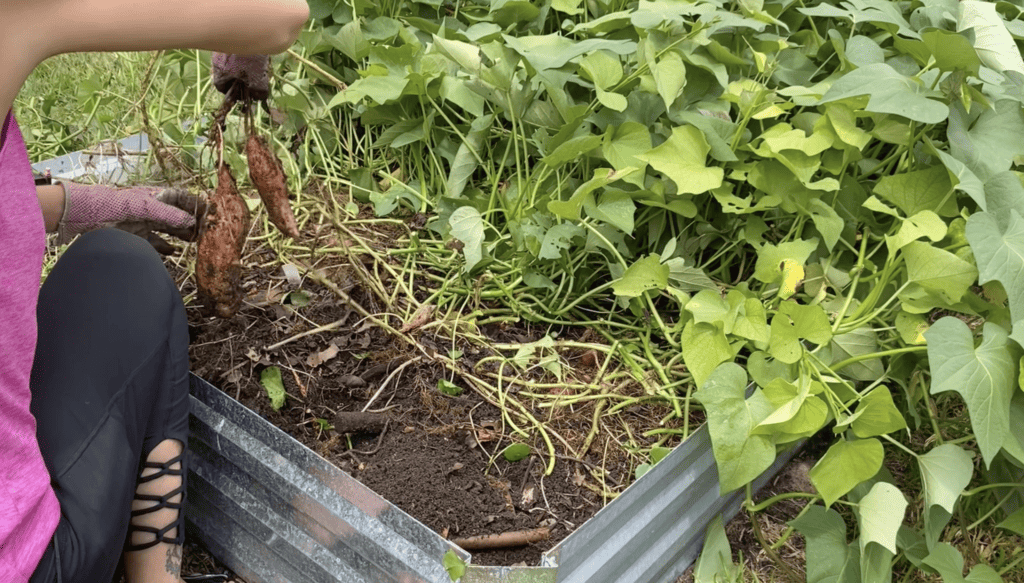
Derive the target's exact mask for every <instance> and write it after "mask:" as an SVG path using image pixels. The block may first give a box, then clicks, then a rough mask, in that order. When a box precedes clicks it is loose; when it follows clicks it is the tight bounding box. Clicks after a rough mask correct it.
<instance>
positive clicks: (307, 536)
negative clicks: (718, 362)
mask: <svg viewBox="0 0 1024 583" xmlns="http://www.w3.org/2000/svg"><path fill="white" fill-rule="evenodd" d="M191 389H192V394H193V399H192V412H193V416H192V419H191V423H190V425H191V435H190V442H189V447H190V450H191V451H192V453H193V457H192V460H193V463H192V468H191V473H190V477H189V497H190V498H189V499H190V504H189V511H188V518H189V527H190V531H191V535H192V536H193V537H195V538H197V539H198V540H200V541H201V542H202V543H203V544H204V545H205V546H206V547H207V548H208V549H209V550H210V551H211V553H212V554H214V555H215V556H216V557H217V558H218V559H219V560H221V561H222V562H223V563H224V564H225V565H227V566H228V567H229V568H231V569H232V570H234V571H235V572H236V573H238V574H239V575H241V576H242V577H243V578H245V579H246V580H247V581H248V582H249V583H261V582H263V581H330V582H333V581H368V580H373V581H436V582H438V583H441V582H445V581H449V579H448V574H447V572H446V571H445V570H444V566H443V560H444V556H445V554H446V553H448V552H449V551H451V552H453V553H454V554H455V555H456V556H458V557H460V558H461V559H463V560H465V561H467V562H469V563H470V567H469V568H468V569H467V571H466V574H465V576H464V577H463V581H464V582H465V583H471V582H473V581H508V582H515V581H524V582H525V581H531V582H547V581H550V582H555V581H580V582H582V581H587V582H599V581H632V582H643V581H652V582H653V581H672V580H674V578H675V577H677V576H678V575H679V574H680V573H682V572H683V571H684V570H685V569H686V567H687V566H688V565H689V564H690V563H691V562H692V561H693V559H694V558H695V557H696V555H697V553H698V551H699V548H700V544H701V542H702V541H703V531H704V528H705V527H706V525H707V524H708V522H709V521H710V520H711V519H712V518H713V517H714V516H716V515H718V514H720V513H721V514H724V515H725V516H726V517H728V516H730V515H731V514H733V513H735V511H736V510H737V508H738V505H739V499H740V497H739V495H736V494H734V495H731V496H727V497H724V498H723V497H720V496H719V495H718V481H717V476H716V472H715V466H714V460H713V458H712V456H711V453H710V442H709V439H708V436H707V432H706V431H704V430H703V429H702V430H699V431H698V432H696V433H695V434H694V435H693V436H692V437H691V438H690V439H688V440H687V441H686V442H684V443H683V444H682V445H681V446H679V447H677V448H676V449H675V450H674V451H673V452H672V453H671V454H669V455H668V456H667V457H666V458H665V459H663V460H662V461H661V462H660V463H659V464H658V465H656V466H655V467H654V468H653V469H651V470H650V471H649V472H648V473H647V474H645V475H644V476H643V477H642V478H641V479H640V480H637V481H636V482H635V483H634V484H633V485H632V486H630V487H629V488H628V489H627V490H626V491H625V492H624V493H623V494H621V495H620V496H619V497H618V498H616V499H615V500H614V501H613V502H611V503H610V504H608V505H607V506H606V507H605V508H604V509H603V510H601V511H600V512H598V513H597V514H596V515H595V516H594V517H593V518H591V519H590V520H588V521H587V522H585V523H584V524H582V525H581V526H580V527H579V528H578V529H576V530H575V531H574V532H572V533H571V534H570V535H569V536H568V537H567V538H565V539H564V540H563V541H561V542H560V543H559V544H557V545H556V546H555V547H554V548H552V549H550V550H548V551H546V552H545V553H543V555H542V557H541V561H540V564H539V565H536V566H511V567H487V566H474V557H472V556H471V555H470V554H469V553H467V552H465V551H463V550H462V549H460V548H458V547H457V546H455V545H453V544H452V543H450V542H449V541H447V540H445V539H444V538H442V537H441V536H440V535H439V534H437V533H435V532H433V531H431V530H430V529H428V528H426V527H425V526H424V525H423V524H421V523H420V522H418V521H416V520H415V519H413V518H412V517H411V516H409V515H408V514H406V513H405V512H403V511H401V510H400V509H398V508H397V507H396V506H394V505H393V504H391V503H390V502H388V501H387V500H385V499H384V498H382V497H380V496H378V495H376V494H374V493H373V492H372V491H370V490H369V489H368V488H366V487H365V486H363V485H362V484H361V483H360V482H358V481H357V480H355V479H353V478H352V477H351V476H349V475H348V474H346V473H344V472H342V471H340V470H339V469H337V468H336V467H335V466H333V465H332V464H330V463H328V462H327V461H326V460H324V459H323V458H321V457H320V456H318V455H316V454H315V453H314V452H313V451H312V450H310V449H309V448H306V447H304V446H303V445H302V444H300V443H299V442H297V441H296V440H294V439H293V438H291V437H289V436H288V435H286V434H285V433H284V432H282V431H281V430H279V429H277V428H276V427H274V426H273V425H272V424H270V423H269V422H267V421H266V420H264V419H262V418H261V417H260V416H259V415H256V414H255V413H253V412H252V411H250V410H248V409H247V408H245V407H243V406H241V405H240V404H239V403H238V402H237V401H235V400H234V399H232V398H230V397H229V396H228V395H226V394H224V393H222V392H220V391H219V390H217V389H215V388H214V387H213V386H211V385H209V384H208V383H206V382H205V381H202V380H201V379H199V378H198V377H195V376H193V377H192V387H191ZM786 459H788V456H780V458H779V459H778V460H777V462H776V464H775V465H774V466H773V467H772V468H771V469H770V470H769V471H768V472H766V474H765V476H763V477H762V480H766V479H767V478H768V477H769V476H770V475H772V474H774V472H775V471H777V470H778V468H779V467H781V466H782V464H783V463H784V462H785V460H786ZM407 487H408V488H410V489H415V488H416V484H415V483H413V482H410V483H409V484H407Z"/></svg>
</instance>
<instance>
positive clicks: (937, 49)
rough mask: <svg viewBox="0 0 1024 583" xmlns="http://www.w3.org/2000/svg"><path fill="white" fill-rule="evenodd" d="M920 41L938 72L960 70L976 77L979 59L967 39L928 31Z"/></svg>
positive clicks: (952, 34)
mask: <svg viewBox="0 0 1024 583" xmlns="http://www.w3.org/2000/svg"><path fill="white" fill-rule="evenodd" d="M921 40H922V41H923V42H924V45H925V46H926V47H928V51H929V52H931V54H932V56H934V57H935V65H936V66H937V67H938V68H939V69H940V70H942V71H955V70H957V69H960V70H963V71H967V72H968V73H970V74H971V75H974V76H975V77H977V76H978V68H979V67H980V66H981V59H979V58H978V53H976V52H974V47H973V46H971V41H969V40H967V37H965V36H963V35H962V34H957V33H955V32H950V31H948V30H929V31H927V32H922V33H921ZM1022 73H1024V71H1022Z"/></svg>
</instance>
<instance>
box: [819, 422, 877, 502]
mask: <svg viewBox="0 0 1024 583" xmlns="http://www.w3.org/2000/svg"><path fill="white" fill-rule="evenodd" d="M883 457H885V451H884V449H883V448H882V442H880V441H878V440H877V439H874V438H871V439H860V440H857V441H846V440H845V439H841V440H839V441H838V442H836V443H835V444H834V445H832V447H830V448H828V451H827V452H825V455H824V456H822V458H821V459H820V460H818V463H817V464H815V465H814V467H813V468H811V471H810V473H809V476H810V478H811V483H812V484H814V488H815V489H817V490H818V492H819V493H820V494H821V497H822V499H823V500H824V501H825V506H831V505H832V503H833V502H835V501H836V500H838V499H840V498H841V497H842V496H843V495H844V494H846V493H847V492H849V491H850V490H853V488H854V487H855V486H856V485H857V484H860V483H861V482H863V481H864V480H867V479H870V478H871V477H872V476H874V475H875V474H877V473H878V470H879V469H880V468H881V467H882V458H883Z"/></svg>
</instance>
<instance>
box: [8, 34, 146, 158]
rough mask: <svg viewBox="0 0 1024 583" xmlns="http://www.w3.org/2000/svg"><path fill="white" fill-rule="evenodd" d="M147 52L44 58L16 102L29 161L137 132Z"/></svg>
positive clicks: (58, 154)
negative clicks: (136, 102) (140, 93)
mask: <svg viewBox="0 0 1024 583" xmlns="http://www.w3.org/2000/svg"><path fill="white" fill-rule="evenodd" d="M148 58H149V54H148V53H69V54H64V55H58V56H56V57H52V58H50V59H47V60H46V61H44V62H42V63H41V64H40V65H39V66H38V67H36V69H35V70H34V71H33V72H32V74H31V75H30V76H29V78H28V79H27V80H26V81H25V85H24V86H23V87H22V89H21V92H20V93H19V94H18V97H17V98H16V99H15V102H14V109H15V113H16V114H17V116H18V124H19V126H20V127H21V128H22V132H23V133H24V134H25V143H26V145H27V146H28V154H29V159H30V160H32V161H37V160H45V159H48V158H54V157H57V156H61V155H63V154H67V153H69V152H73V151H75V150H80V149H83V148H86V147H88V146H91V145H94V144H96V143H98V142H100V141H101V140H105V139H114V138H118V139H119V138H122V137H126V136H128V135H131V134H132V133H134V132H136V131H138V127H139V124H138V111H137V107H136V105H135V99H136V98H137V96H138V94H139V88H140V84H141V81H142V75H141V69H142V67H144V66H145V64H146V61H147V60H148Z"/></svg>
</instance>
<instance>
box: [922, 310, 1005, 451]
mask: <svg viewBox="0 0 1024 583" xmlns="http://www.w3.org/2000/svg"><path fill="white" fill-rule="evenodd" d="M924 336H925V339H926V340H927V341H928V363H929V367H930V369H931V373H932V386H931V394H933V395H934V394H937V393H942V392H945V391H956V392H957V393H960V396H962V397H963V399H964V402H966V403H967V411H968V413H969V414H970V418H971V426H972V428H973V430H974V436H975V437H976V438H977V440H978V447H979V448H980V449H981V455H982V458H983V459H984V460H985V464H986V465H989V464H991V463H992V459H993V458H994V457H995V456H996V454H997V453H999V448H1000V447H1002V444H1003V440H1004V439H1005V437H1006V433H1007V432H1008V431H1009V429H1010V399H1011V398H1012V397H1013V389H1014V385H1015V382H1016V378H1017V361H1016V359H1015V358H1013V355H1012V354H1011V351H1010V347H1009V345H1008V343H1007V339H1008V336H1007V333H1006V331H1005V330H1003V329H1002V328H1000V327H999V326H996V325H995V324H992V323H989V322H986V323H985V326H984V328H983V339H982V342H981V346H979V347H978V348H977V349H975V348H974V337H973V334H972V333H971V330H970V329H969V328H968V327H967V324H964V323H963V322H962V321H960V320H959V319H957V318H954V317H952V316H946V317H945V318H942V319H941V320H939V321H938V322H936V323H935V324H932V327H931V328H930V329H929V330H928V331H927V332H925V334H924Z"/></svg>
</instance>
